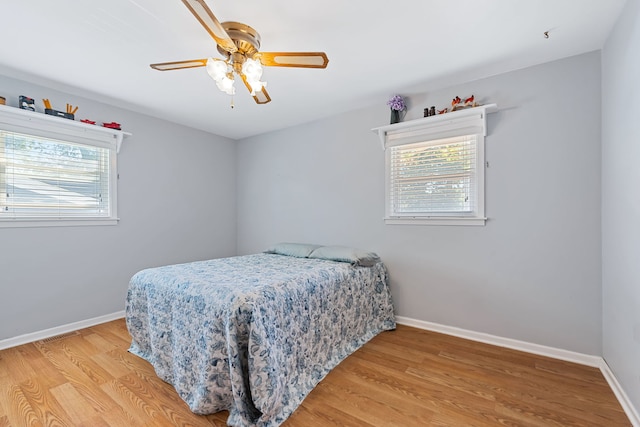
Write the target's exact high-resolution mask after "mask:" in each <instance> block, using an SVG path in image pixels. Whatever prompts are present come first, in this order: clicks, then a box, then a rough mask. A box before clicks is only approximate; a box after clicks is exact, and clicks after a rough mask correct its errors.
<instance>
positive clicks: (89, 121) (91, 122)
mask: <svg viewBox="0 0 640 427" xmlns="http://www.w3.org/2000/svg"><path fill="white" fill-rule="evenodd" d="M80 121H81V122H82V123H87V124H90V125H95V124H96V122H94V121H93V120H89V119H82V120H80Z"/></svg>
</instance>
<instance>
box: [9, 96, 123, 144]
mask: <svg viewBox="0 0 640 427" xmlns="http://www.w3.org/2000/svg"><path fill="white" fill-rule="evenodd" d="M28 122H38V123H41V124H46V125H48V126H50V127H51V128H52V129H53V128H58V129H68V130H73V131H75V132H76V133H81V134H86V135H85V136H86V137H88V138H91V137H92V136H91V135H95V136H94V137H93V139H104V138H105V136H107V137H109V136H110V137H111V138H113V140H114V141H115V143H116V152H118V153H119V152H120V147H121V145H122V140H123V139H124V137H126V136H131V134H130V133H129V132H123V131H121V130H117V129H110V128H106V127H103V126H98V125H91V124H88V123H82V122H77V121H75V120H69V119H65V118H61V117H56V116H51V115H49V114H44V113H38V112H35V111H30V110H23V109H21V108H17V107H9V106H7V105H0V124H2V123H11V124H23V125H26V124H28Z"/></svg>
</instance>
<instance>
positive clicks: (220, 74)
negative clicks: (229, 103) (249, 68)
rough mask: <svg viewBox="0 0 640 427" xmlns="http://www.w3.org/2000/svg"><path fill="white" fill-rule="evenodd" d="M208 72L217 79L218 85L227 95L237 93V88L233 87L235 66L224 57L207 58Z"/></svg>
mask: <svg viewBox="0 0 640 427" xmlns="http://www.w3.org/2000/svg"><path fill="white" fill-rule="evenodd" d="M206 68H207V73H208V74H209V76H210V77H211V78H212V79H213V80H215V82H216V86H218V89H220V90H221V91H222V92H225V93H226V94H227V95H235V93H236V88H235V87H233V68H232V67H231V66H230V65H229V64H228V63H227V62H226V61H223V60H222V59H214V58H209V59H207V65H206Z"/></svg>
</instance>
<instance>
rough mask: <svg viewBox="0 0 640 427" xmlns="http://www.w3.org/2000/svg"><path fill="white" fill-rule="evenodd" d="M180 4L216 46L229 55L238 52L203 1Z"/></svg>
mask: <svg viewBox="0 0 640 427" xmlns="http://www.w3.org/2000/svg"><path fill="white" fill-rule="evenodd" d="M182 3H184V5H185V6H187V8H188V9H189V10H190V11H191V13H193V15H194V16H195V17H196V19H197V20H198V21H200V23H201V24H202V26H203V27H204V29H205V30H207V32H208V33H209V34H210V35H211V37H213V39H214V40H215V41H216V43H217V44H218V46H220V47H221V48H222V49H224V50H226V51H227V52H229V53H233V52H235V51H236V50H238V48H237V47H236V44H235V43H234V42H233V40H231V37H229V34H227V32H226V31H225V29H224V28H223V27H222V25H221V24H220V21H218V19H217V18H216V17H215V16H214V14H213V12H211V9H209V7H208V6H207V4H206V3H205V2H204V0H182Z"/></svg>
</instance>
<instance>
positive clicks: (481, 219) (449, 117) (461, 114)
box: [372, 104, 497, 226]
mask: <svg viewBox="0 0 640 427" xmlns="http://www.w3.org/2000/svg"><path fill="white" fill-rule="evenodd" d="M494 111H497V106H496V104H489V105H483V106H479V107H473V108H468V109H464V110H459V111H453V112H451V113H446V114H441V115H437V116H430V117H424V118H421V119H416V120H410V121H406V122H400V123H395V124H392V125H386V126H381V127H377V128H374V129H372V130H373V131H374V132H376V133H377V134H378V137H379V138H380V142H381V143H382V147H383V149H384V150H385V151H387V148H389V147H392V146H397V145H404V144H411V143H415V142H422V141H426V140H436V139H443V138H447V137H451V136H460V135H464V134H476V135H478V142H477V144H478V147H477V151H478V152H477V173H478V196H479V197H478V209H477V213H476V215H474V216H468V215H459V216H436V215H430V216H391V215H390V212H389V210H390V203H389V197H390V196H389V195H390V188H389V186H390V179H389V154H388V153H385V218H384V221H385V224H400V225H403V224H405V225H474V226H483V225H485V222H486V220H487V218H486V217H485V206H484V198H485V197H484V190H485V188H484V185H485V178H484V171H485V152H484V137H485V136H487V114H488V113H492V112H494Z"/></svg>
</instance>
